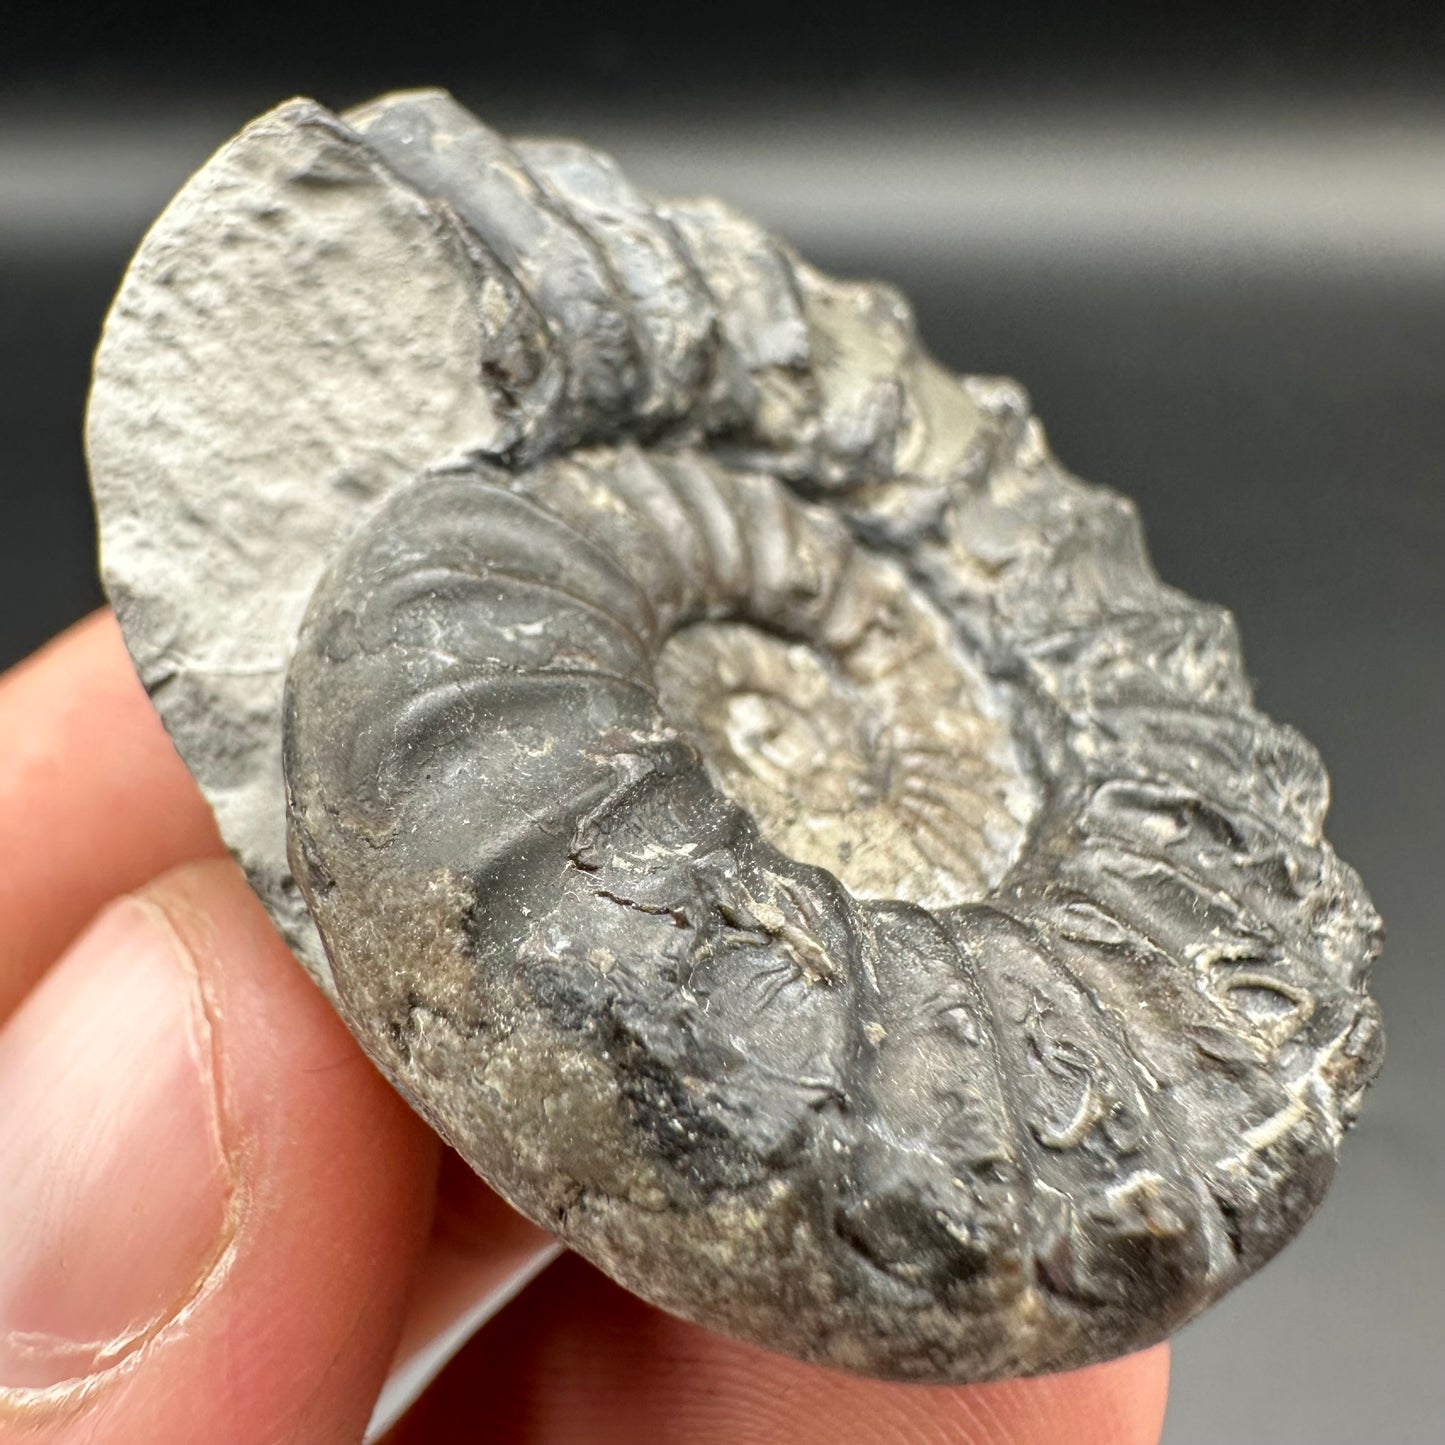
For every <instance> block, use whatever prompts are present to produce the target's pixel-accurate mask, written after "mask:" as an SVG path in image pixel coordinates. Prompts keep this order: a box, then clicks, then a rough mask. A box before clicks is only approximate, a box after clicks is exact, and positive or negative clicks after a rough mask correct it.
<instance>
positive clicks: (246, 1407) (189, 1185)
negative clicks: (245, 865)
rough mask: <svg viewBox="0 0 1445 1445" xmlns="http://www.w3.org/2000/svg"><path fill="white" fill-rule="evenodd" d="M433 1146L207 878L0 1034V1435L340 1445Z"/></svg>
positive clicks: (232, 888)
mask: <svg viewBox="0 0 1445 1445" xmlns="http://www.w3.org/2000/svg"><path fill="white" fill-rule="evenodd" d="M435 1159H436V1150H435V1145H434V1143H433V1141H432V1140H431V1137H430V1135H429V1134H428V1133H427V1131H426V1130H425V1128H424V1126H422V1125H421V1124H420V1122H419V1121H417V1120H416V1119H415V1118H414V1117H413V1116H411V1115H410V1114H409V1113H408V1111H407V1110H406V1108H405V1106H404V1105H403V1104H402V1103H401V1101H400V1100H399V1099H398V1098H397V1097H396V1096H395V1095H394V1094H393V1093H392V1092H391V1090H390V1089H388V1088H387V1086H386V1084H385V1083H384V1082H383V1080H382V1079H381V1078H380V1077H379V1075H377V1074H376V1072H375V1071H374V1070H373V1069H372V1067H371V1066H370V1064H369V1063H368V1062H367V1061H366V1060H365V1059H364V1057H363V1056H362V1054H361V1053H360V1051H359V1050H358V1049H357V1047H356V1046H355V1044H354V1043H353V1042H352V1040H351V1039H350V1037H349V1036H348V1035H347V1034H346V1032H345V1030H344V1029H343V1028H342V1027H341V1024H340V1022H339V1021H338V1020H337V1018H336V1017H335V1015H334V1014H333V1013H332V1011H331V1009H330V1008H329V1007H328V1006H327V1004H326V1003H325V1001H324V1000H323V999H322V998H321V996H320V995H319V994H318V993H317V991H316V990H315V989H314V988H313V987H312V985H311V984H310V983H309V982H308V981H307V980H306V979H305V977H304V976H303V975H302V974H301V971H300V970H299V969H298V968H297V966H296V964H295V962H294V960H293V959H292V958H291V956H290V955H289V953H288V952H287V951H286V949H285V947H284V945H283V944H282V943H281V941H280V939H279V938H278V937H277V935H276V934H275V932H274V931H273V930H272V928H271V926H270V924H269V923H268V921H267V920H266V918H265V916H264V915H263V914H262V912H261V910H260V908H259V905H258V904H257V903H256V901H255V899H254V898H253V897H252V896H251V894H250V893H249V891H248V890H247V889H246V887H245V884H244V883H243V882H242V880H241V878H240V876H239V875H238V874H237V873H236V871H235V870H234V868H232V867H231V866H230V865H229V864H221V863H206V864H196V865H190V866H188V867H186V868H183V869H181V870H179V871H177V872H175V873H173V874H171V875H169V876H168V877H166V878H165V879H163V880H161V881H160V882H159V883H157V884H155V885H152V886H151V887H150V888H148V889H147V890H146V891H145V892H144V893H142V894H139V895H137V896H135V897H132V898H128V899H124V900H122V901H121V902H119V903H116V904H112V905H111V906H110V907H109V908H108V909H107V910H106V911H105V912H104V913H103V914H102V915H101V917H100V918H99V920H97V922H96V923H95V924H94V925H93V926H92V927H91V929H90V930H89V931H88V932H87V933H86V934H85V935H84V936H82V938H81V939H80V940H79V941H78V942H77V943H76V944H75V945H74V946H73V947H72V948H71V949H70V950H69V952H68V953H67V954H66V955H65V957H64V958H63V959H62V960H61V961H60V962H59V963H58V964H56V965H55V966H54V967H53V968H52V969H51V970H50V972H49V973H48V975H47V976H46V977H45V978H44V979H43V980H42V981H41V982H40V983H39V984H38V985H37V986H36V987H35V989H34V990H33V992H32V993H31V994H30V996H29V997H28V998H27V999H26V1001H25V1002H24V1003H23V1004H22V1006H21V1007H20V1009H19V1010H18V1011H17V1012H16V1013H15V1015H14V1016H13V1017H12V1018H11V1019H10V1020H9V1021H8V1022H7V1023H6V1024H5V1025H4V1028H3V1030H0V1240H3V1242H4V1244H3V1249H0V1442H6V1445H8V1442H10V1441H18V1440H20V1439H22V1438H23V1439H24V1440H25V1441H26V1442H27V1445H31V1442H38V1445H39V1442H43V1445H52V1442H54V1445H68V1442H71V1441H80V1440H85V1441H87V1442H91V1441H95V1442H105V1441H117V1442H120V1441H133V1440H145V1441H149V1442H155V1445H169V1442H172V1441H174V1442H182V1441H186V1442H189V1441H194V1440H202V1439H204V1440H207V1441H210V1442H214V1445H249V1442H261V1441H271V1440H276V1439H286V1440H294V1441H298V1442H308V1445H309V1442H331V1441H343V1440H347V1441H355V1440H357V1439H359V1438H360V1436H361V1433H362V1431H363V1429H364V1427H365V1424H366V1418H367V1415H368V1413H369V1411H370V1407H371V1402H372V1401H373V1400H374V1399H375V1397H376V1393H377V1390H378V1389H379V1387H380V1385H381V1382H382V1379H383V1377H384V1375H385V1372H386V1368H387V1364H388V1362H389V1360H390V1358H391V1354H392V1351H393V1349H394V1347H395V1343H396V1337H397V1333H398V1330H399V1328H400V1322H401V1316H402V1306H403V1303H404V1297H405V1291H406V1286H407V1283H408V1280H409V1277H410V1274H411V1271H412V1268H413V1265H414V1263H415V1261H416V1259H417V1257H418V1255H419V1253H420V1250H421V1247H422V1244H423V1241H424V1238H425V1233H426V1227H427V1222H428V1217H429V1212H430V1206H431V1190H432V1187H433V1182H434V1178H435V1172H436V1171H435Z"/></svg>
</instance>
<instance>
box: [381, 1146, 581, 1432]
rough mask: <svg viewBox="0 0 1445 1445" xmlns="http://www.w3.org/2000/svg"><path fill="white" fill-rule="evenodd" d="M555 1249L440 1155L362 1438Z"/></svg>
mask: <svg viewBox="0 0 1445 1445" xmlns="http://www.w3.org/2000/svg"><path fill="white" fill-rule="evenodd" d="M560 1252H561V1246H560V1245H559V1244H558V1243H557V1242H556V1240H555V1239H554V1238H553V1237H552V1236H551V1235H549V1234H544V1233H543V1232H542V1230H540V1229H538V1228H537V1227H536V1226H535V1225H533V1224H531V1223H529V1222H528V1221H527V1220H525V1219H523V1218H522V1216H521V1215H520V1214H518V1213H517V1212H516V1210H514V1209H512V1208H511V1207H510V1206H509V1205H508V1204H507V1203H506V1202H505V1201H504V1200H502V1199H501V1198H499V1197H498V1196H497V1195H496V1194H494V1193H493V1192H492V1191H491V1190H490V1189H489V1188H487V1186H486V1185H485V1184H483V1183H482V1181H481V1180H480V1179H478V1178H477V1176H476V1175H475V1174H473V1173H472V1171H471V1170H470V1169H469V1168H468V1167H467V1165H466V1164H464V1163H463V1162H462V1160H461V1158H460V1156H459V1155H457V1154H454V1153H453V1152H452V1151H451V1150H445V1151H443V1155H442V1165H441V1173H440V1177H439V1180H438V1185H437V1204H436V1211H435V1213H434V1215H433V1217H432V1230H431V1237H430V1239H429V1240H428V1243H427V1249H426V1254H425V1256H424V1257H423V1259H422V1262H421V1265H420V1267H419V1268H418V1270H417V1274H416V1278H415V1280H414V1282H413V1285H412V1291H411V1297H410V1300H409V1302H408V1305H407V1313H406V1321H405V1323H404V1324H403V1326H402V1332H401V1340H400V1342H399V1344H398V1345H397V1351H396V1356H395V1358H394V1359H393V1361H392V1367H391V1371H390V1373H389V1375H388V1377H387V1382H386V1385H385V1387H384V1388H383V1390H382V1392H381V1398H380V1399H379V1400H378V1401H377V1405H376V1409H375V1411H374V1412H373V1413H372V1417H371V1425H370V1427H369V1429H368V1431H367V1438H368V1439H376V1438H379V1437H380V1436H381V1435H383V1434H384V1433H385V1432H386V1431H387V1430H389V1429H390V1428H391V1427H392V1426H393V1425H394V1424H395V1423H396V1422H397V1421H398V1420H399V1419H400V1418H401V1417H402V1415H403V1414H404V1413H405V1411H406V1410H408V1409H409V1408H410V1407H411V1406H412V1404H413V1403H414V1402H415V1401H416V1400H417V1399H418V1398H419V1397H420V1396H421V1393H422V1391H423V1390H425V1389H426V1388H427V1386H428V1385H430V1384H431V1382H432V1381H433V1380H434V1379H435V1378H436V1377H437V1375H438V1374H439V1373H440V1372H441V1371H442V1370H443V1369H444V1368H445V1367H446V1365H447V1364H448V1362H449V1361H450V1360H451V1359H452V1358H453V1357H454V1356H455V1355H456V1353H457V1351H458V1350H460V1349H461V1348H462V1347H463V1346H464V1345H465V1344H466V1342H467V1341H468V1340H469V1339H470V1338H471V1337H472V1336H473V1335H474V1334H475V1333H476V1332H477V1330H479V1329H480V1328H481V1327H482V1326H483V1325H484V1324H485V1323H486V1322H487V1321H488V1320H489V1319H491V1318H492V1317H493V1316H494V1315H496V1314H498V1313H500V1311H501V1310H503V1309H504V1308H506V1307H507V1305H509V1304H510V1303H511V1302H512V1300H513V1299H515V1298H516V1296H517V1295H518V1294H520V1293H521V1291H522V1290H523V1289H525V1288H526V1287H527V1286H528V1285H530V1284H531V1283H532V1281H533V1280H534V1279H536V1278H537V1276H538V1275H539V1274H540V1273H541V1272H542V1270H544V1269H545V1268H546V1267H547V1266H548V1265H549V1264H551V1262H552V1261H553V1260H554V1259H556V1257H557V1255H558V1254H559V1253H560Z"/></svg>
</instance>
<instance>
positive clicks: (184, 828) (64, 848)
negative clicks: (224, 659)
mask: <svg viewBox="0 0 1445 1445" xmlns="http://www.w3.org/2000/svg"><path fill="white" fill-rule="evenodd" d="M224 853H225V848H224V846H223V844H222V843H221V839H220V836H219V834H218V833H217V832H216V824H215V820H214V819H213V818H212V816H211V811H210V809H209V808H208V807H207V806H206V802H205V799H204V798H202V796H201V794H200V791H199V790H198V789H197V787H196V785H195V783H194V782H193V781H192V779H191V776H190V774H189V773H188V772H187V771H186V769H185V765H184V764H183V763H182V762H181V760H180V758H179V757H178V756H177V755H176V751H175V749H174V747H172V746H171V741H170V739H169V738H168V737H167V736H166V732H165V729H164V728H163V727H162V726H161V722H160V719H159V717H157V715H156V712H155V709H154V708H153V707H152V706H151V704H150V699H149V698H147V696H146V694H145V689H144V688H143V687H142V686H141V684H140V680H139V679H138V678H137V677H136V675H135V671H134V669H133V668H132V666H131V662H130V658H129V656H128V654H127V653H126V650H125V644H124V643H123V642H122V640H121V636H120V628H119V627H118V625H117V624H116V621H115V618H114V617H113V616H112V615H111V613H109V612H98V613H95V614H93V615H92V616H90V617H88V618H86V619H85V620H84V621H83V622H80V623H77V624H76V625H75V626H74V627H72V628H71V629H70V630H69V631H68V632H65V633H63V634H62V635H61V636H60V637H58V638H57V639H56V640H55V641H54V642H52V643H50V644H49V645H48V646H47V647H45V648H44V649H42V650H41V651H40V652H39V653H37V654H36V655H35V656H34V657H32V658H30V659H29V660H28V661H26V662H24V663H22V664H20V666H19V667H17V668H15V669H14V670H13V671H11V672H9V673H7V674H6V675H5V676H4V677H3V678H0V1021H3V1020H4V1019H5V1018H7V1017H8V1016H9V1015H10V1014H11V1013H12V1012H13V1011H14V1010H15V1008H16V1006H17V1005H18V1004H19V1002H20V1000H21V999H22V998H24V996H25V995H26V993H28V992H29V990H30V988H31V987H32V986H33V985H34V983H35V982H36V980H37V979H38V978H39V977H40V976H41V974H43V973H44V972H45V970H46V969H47V968H48V967H49V966H50V964H51V963H52V962H53V961H54V960H55V959H56V958H57V957H59V955H60V953H61V952H62V951H63V950H64V948H65V947H66V945H67V944H69V943H70V942H71V941H72V940H73V939H74V938H75V937H76V935H77V934H78V933H79V932H80V930H81V929H82V928H84V927H85V925H86V924H87V923H88V922H89V921H90V919H91V918H92V917H93V916H94V915H95V913H96V912H97V911H98V910H99V909H100V908H101V907H102V906H103V905H104V904H105V903H107V902H108V901H109V900H110V899H112V898H114V897H116V896H118V895H119V894H121V893H126V892H129V891H131V890H132V889H135V888H139V887H140V886H142V885H143V884H145V883H146V882H148V881H149V880H150V879H152V878H155V877H157V876H158V875H159V874H161V873H163V872H165V871H166V870H168V869H170V868H172V867H175V866H176V865H177V864H180V863H185V862H188V861H190V860H192V859H196V858H209V857H219V856H222V855H224Z"/></svg>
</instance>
